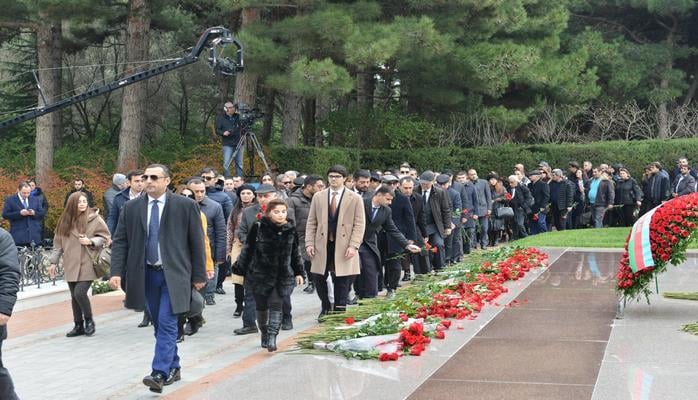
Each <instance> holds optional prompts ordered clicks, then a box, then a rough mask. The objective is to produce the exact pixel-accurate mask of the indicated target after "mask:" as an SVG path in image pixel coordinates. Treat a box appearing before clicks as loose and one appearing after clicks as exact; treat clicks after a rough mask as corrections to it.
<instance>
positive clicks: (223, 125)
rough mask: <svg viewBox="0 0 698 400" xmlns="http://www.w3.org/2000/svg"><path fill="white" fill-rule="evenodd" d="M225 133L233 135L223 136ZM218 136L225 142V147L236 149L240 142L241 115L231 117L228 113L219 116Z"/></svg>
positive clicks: (217, 119) (217, 120) (217, 123)
mask: <svg viewBox="0 0 698 400" xmlns="http://www.w3.org/2000/svg"><path fill="white" fill-rule="evenodd" d="M225 131H229V132H230V133H231V134H230V135H228V136H223V132H225ZM216 135H218V136H220V137H221V139H222V140H223V146H231V147H236V146H237V145H238V142H240V115H239V114H237V113H236V114H233V116H232V117H230V116H228V114H226V113H223V114H219V115H218V116H217V117H216Z"/></svg>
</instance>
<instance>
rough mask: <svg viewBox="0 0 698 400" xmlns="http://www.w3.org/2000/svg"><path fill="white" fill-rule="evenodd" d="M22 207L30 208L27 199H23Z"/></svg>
mask: <svg viewBox="0 0 698 400" xmlns="http://www.w3.org/2000/svg"><path fill="white" fill-rule="evenodd" d="M22 205H23V206H24V208H25V209H28V208H29V201H28V200H27V199H24V198H23V199H22Z"/></svg>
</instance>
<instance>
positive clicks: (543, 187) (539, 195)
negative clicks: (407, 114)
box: [528, 179, 553, 214]
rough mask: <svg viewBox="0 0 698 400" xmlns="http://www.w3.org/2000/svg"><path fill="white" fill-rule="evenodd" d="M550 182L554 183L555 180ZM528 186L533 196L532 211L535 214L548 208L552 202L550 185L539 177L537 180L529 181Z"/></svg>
mask: <svg viewBox="0 0 698 400" xmlns="http://www.w3.org/2000/svg"><path fill="white" fill-rule="evenodd" d="M550 184H551V185H552V184H553V182H550ZM528 188H529V190H530V191H531V196H533V206H531V211H532V212H533V213H534V214H535V213H538V212H540V210H541V209H545V208H547V207H548V204H549V203H550V186H548V184H547V183H545V182H543V181H542V180H540V179H539V180H537V181H536V182H531V183H529V184H528Z"/></svg>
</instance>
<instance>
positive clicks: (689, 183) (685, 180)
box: [671, 165, 696, 197]
mask: <svg viewBox="0 0 698 400" xmlns="http://www.w3.org/2000/svg"><path fill="white" fill-rule="evenodd" d="M695 191H696V180H695V178H693V176H692V175H691V169H690V167H689V166H688V165H682V166H681V167H680V168H679V174H678V175H677V176H676V177H675V178H674V183H673V184H672V185H671V196H672V197H678V196H683V195H685V194H690V193H693V192H695Z"/></svg>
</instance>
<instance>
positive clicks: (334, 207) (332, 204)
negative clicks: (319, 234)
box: [330, 192, 337, 217]
mask: <svg viewBox="0 0 698 400" xmlns="http://www.w3.org/2000/svg"><path fill="white" fill-rule="evenodd" d="M330 213H332V216H333V217H334V216H335V215H337V192H332V201H331V202H330Z"/></svg>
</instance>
